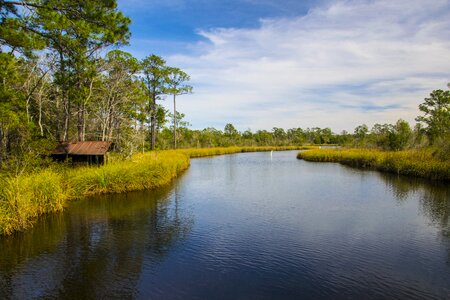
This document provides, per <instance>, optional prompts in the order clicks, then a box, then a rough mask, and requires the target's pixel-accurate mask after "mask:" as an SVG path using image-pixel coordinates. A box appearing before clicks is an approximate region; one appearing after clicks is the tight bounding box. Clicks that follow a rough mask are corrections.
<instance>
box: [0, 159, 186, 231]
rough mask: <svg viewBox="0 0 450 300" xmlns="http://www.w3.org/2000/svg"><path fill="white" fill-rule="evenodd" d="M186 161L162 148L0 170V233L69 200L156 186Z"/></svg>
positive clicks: (22, 226) (23, 226) (30, 221)
mask: <svg viewBox="0 0 450 300" xmlns="http://www.w3.org/2000/svg"><path fill="white" fill-rule="evenodd" d="M188 166H189V158H188V156H186V155H185V154H183V153H180V152H177V151H162V152H154V153H146V154H140V155H135V156H134V157H133V159H132V160H128V161H117V162H114V163H112V164H108V165H105V166H101V167H81V168H76V169H71V168H62V167H58V166H54V167H52V168H47V169H44V170H40V171H38V172H35V173H31V174H22V175H18V176H3V178H2V179H3V180H2V183H1V185H0V234H6V235H8V234H11V233H13V232H15V231H22V230H25V229H27V228H29V227H31V226H32V225H33V224H34V223H35V222H36V220H37V218H38V217H39V216H40V215H43V214H46V213H52V212H58V211H61V210H63V208H64V207H65V206H66V205H67V202H68V201H69V200H73V199H77V198H82V197H86V196H90V195H96V194H102V193H121V192H127V191H135V190H143V189H153V188H157V187H160V186H162V185H165V184H167V183H169V182H170V181H171V180H172V179H173V178H174V177H176V176H177V175H178V174H179V173H180V172H181V171H183V170H185V169H186V168H187V167H188Z"/></svg>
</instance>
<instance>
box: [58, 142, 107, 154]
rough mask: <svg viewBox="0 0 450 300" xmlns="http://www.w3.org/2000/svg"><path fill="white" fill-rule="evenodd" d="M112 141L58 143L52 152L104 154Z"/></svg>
mask: <svg viewBox="0 0 450 300" xmlns="http://www.w3.org/2000/svg"><path fill="white" fill-rule="evenodd" d="M111 144H112V142H100V141H89V142H76V143H59V145H58V146H57V147H56V149H55V150H53V152H52V154H71V155H104V154H105V153H106V152H108V150H109V147H111Z"/></svg>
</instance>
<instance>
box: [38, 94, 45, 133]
mask: <svg viewBox="0 0 450 300" xmlns="http://www.w3.org/2000/svg"><path fill="white" fill-rule="evenodd" d="M43 90H44V85H42V86H41V88H40V89H39V93H38V111H39V115H38V125H39V130H40V133H41V136H44V127H43V126H42V97H43Z"/></svg>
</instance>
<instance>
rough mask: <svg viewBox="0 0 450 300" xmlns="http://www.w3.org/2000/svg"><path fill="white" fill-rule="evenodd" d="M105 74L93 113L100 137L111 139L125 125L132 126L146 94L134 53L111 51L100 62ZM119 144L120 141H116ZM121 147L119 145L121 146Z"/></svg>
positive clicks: (103, 74)
mask: <svg viewBox="0 0 450 300" xmlns="http://www.w3.org/2000/svg"><path fill="white" fill-rule="evenodd" d="M100 64H101V69H102V75H101V76H100V77H99V79H98V81H99V82H100V85H99V86H98V88H97V89H98V91H97V95H96V97H95V103H94V108H95V109H94V113H95V116H96V119H97V120H98V123H100V124H99V125H100V126H97V127H99V128H100V129H101V132H100V139H101V140H102V141H112V140H113V136H114V131H117V130H120V129H121V128H122V127H123V125H124V126H127V127H130V128H131V127H132V124H130V121H129V120H131V119H136V118H137V115H136V109H135V108H136V106H139V105H140V104H141V102H142V100H143V93H142V89H141V85H140V82H139V81H138V80H137V77H136V74H137V72H138V71H139V68H140V65H139V61H138V60H137V59H136V58H134V57H133V56H132V55H131V54H129V53H127V52H123V51H120V50H112V51H110V52H108V54H107V55H106V58H105V59H102V60H101V62H100ZM115 142H116V143H118V141H117V140H116V141H115ZM119 146H120V145H119Z"/></svg>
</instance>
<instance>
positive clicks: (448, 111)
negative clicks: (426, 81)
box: [416, 90, 450, 144]
mask: <svg viewBox="0 0 450 300" xmlns="http://www.w3.org/2000/svg"><path fill="white" fill-rule="evenodd" d="M419 110H420V111H421V112H423V113H424V115H423V116H418V117H417V118H416V121H418V122H421V123H424V124H425V125H426V127H425V128H424V131H425V132H426V134H427V135H428V137H429V139H430V142H431V144H433V143H434V142H436V140H438V139H439V138H441V137H444V136H447V135H448V134H449V133H450V90H446V91H443V90H435V91H433V92H432V93H431V94H430V97H429V98H425V101H424V102H423V103H422V104H420V105H419Z"/></svg>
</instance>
